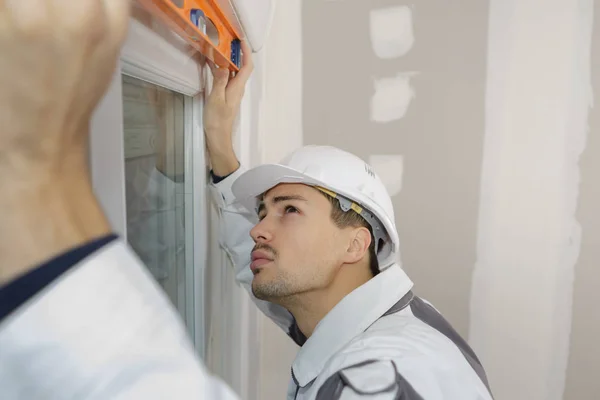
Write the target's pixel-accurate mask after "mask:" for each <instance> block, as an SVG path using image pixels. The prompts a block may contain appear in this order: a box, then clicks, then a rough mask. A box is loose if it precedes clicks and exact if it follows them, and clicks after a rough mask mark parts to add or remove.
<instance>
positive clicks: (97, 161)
mask: <svg viewBox="0 0 600 400" xmlns="http://www.w3.org/2000/svg"><path fill="white" fill-rule="evenodd" d="M201 82H202V79H201V76H200V74H199V66H198V63H197V60H196V59H193V58H192V57H190V53H189V48H188V47H187V45H186V43H185V42H184V41H183V40H181V38H179V37H177V36H176V35H175V34H173V33H171V32H170V31H169V30H168V29H166V28H165V27H164V26H162V25H161V24H159V23H158V22H157V21H155V20H154V19H153V18H151V17H150V16H149V15H148V14H147V13H145V12H144V11H143V10H141V9H139V8H137V7H136V8H134V13H133V18H132V19H131V23H130V27H129V33H128V37H127V40H126V42H125V45H124V47H123V51H122V54H121V62H120V66H119V68H118V71H117V73H116V74H115V76H114V79H113V82H112V84H111V86H110V88H109V90H108V92H107V94H106V96H105V98H104V99H103V101H102V102H101V104H100V106H99V108H98V109H97V110H96V113H95V115H94V118H93V120H92V126H91V140H90V153H91V157H90V158H91V170H92V179H93V183H94V189H95V191H96V194H97V196H98V198H99V200H100V202H101V204H102V206H103V208H104V210H105V212H106V215H107V216H108V219H109V221H110V223H111V225H112V227H113V229H114V230H115V232H117V233H118V234H120V235H121V236H122V237H123V238H126V239H127V241H128V242H129V244H130V245H131V247H132V248H133V249H134V251H135V252H136V253H137V254H138V255H139V257H140V258H141V259H142V260H143V261H144V263H145V264H146V265H147V267H148V270H149V272H150V273H151V274H152V276H153V277H154V279H155V280H156V282H157V283H158V284H159V285H160V287H161V288H162V289H163V290H164V291H165V293H166V294H167V296H168V297H169V299H170V301H171V302H172V303H173V305H174V306H175V307H176V309H177V310H178V311H179V313H180V314H181V316H182V318H183V320H184V322H185V324H186V326H187V328H188V331H189V333H190V336H191V337H192V339H193V340H194V343H195V346H196V348H197V350H198V353H199V355H200V356H202V357H204V355H205V350H206V349H205V344H206V343H205V330H206V328H205V326H206V324H205V302H204V294H205V285H206V283H205V278H204V276H205V268H206V264H207V262H206V259H207V236H208V224H207V216H206V214H207V195H206V190H207V189H206V179H207V176H206V175H207V170H206V164H205V151H204V135H203V134H202V119H201V115H202V104H203V88H202V85H201Z"/></svg>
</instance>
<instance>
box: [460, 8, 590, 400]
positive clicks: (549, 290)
mask: <svg viewBox="0 0 600 400" xmlns="http://www.w3.org/2000/svg"><path fill="white" fill-rule="evenodd" d="M489 23H490V27H489V38H488V60H487V65H488V74H487V93H486V132H485V139H484V157H483V168H482V175H481V203H480V210H479V227H478V230H479V236H478V245H477V263H476V266H475V270H474V275H473V289H472V293H471V326H470V336H469V341H470V343H471V344H472V346H473V348H474V349H475V351H476V352H478V354H479V356H480V359H481V360H482V362H483V364H484V365H485V366H486V369H487V373H488V377H489V378H490V384H491V386H492V388H494V392H495V393H494V394H495V396H496V398H511V399H515V400H521V399H523V400H525V399H527V400H562V398H563V392H564V385H565V377H566V369H567V360H568V353H569V335H570V330H571V313H572V295H573V281H574V276H575V265H576V262H577V259H578V257H579V251H580V245H581V227H580V224H579V222H578V221H577V220H576V218H575V212H576V208H577V203H578V196H579V180H580V177H579V157H580V155H581V153H582V152H583V150H584V148H585V143H586V138H587V134H588V121H587V120H588V113H589V109H590V106H591V104H592V87H591V77H590V75H591V74H590V68H591V63H590V53H591V36H592V26H593V0H580V1H577V2H572V1H569V0H558V1H554V2H551V3H548V2H545V1H544V0H526V1H523V0H491V1H490V22H489ZM548 43H552V45H551V46H549V45H548ZM531 49H536V52H535V57H532V55H531ZM515 329H518V332H516V331H515ZM515 332H516V333H515ZM515 359H518V360H520V362H519V363H516V364H515V362H514V360H515ZM514 388H519V390H518V392H515V390H514Z"/></svg>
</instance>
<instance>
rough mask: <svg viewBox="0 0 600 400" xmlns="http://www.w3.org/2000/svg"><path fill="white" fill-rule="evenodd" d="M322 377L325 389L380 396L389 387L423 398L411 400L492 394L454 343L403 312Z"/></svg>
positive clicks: (374, 328)
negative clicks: (336, 386) (339, 387)
mask: <svg viewBox="0 0 600 400" xmlns="http://www.w3.org/2000/svg"><path fill="white" fill-rule="evenodd" d="M321 375H322V378H321V381H322V382H323V385H326V386H327V385H329V386H331V385H332V384H333V382H338V381H340V380H341V381H343V382H344V383H345V385H347V386H348V387H352V388H354V389H356V390H354V389H353V391H355V392H356V393H363V392H364V393H367V392H368V391H369V390H370V391H371V392H373V391H375V392H373V393H378V392H377V391H380V390H383V388H384V387H385V386H386V385H387V386H388V389H389V388H394V387H395V388H396V389H395V390H396V391H405V392H406V393H407V396H408V394H411V395H414V394H415V393H417V394H420V395H422V397H410V396H409V397H407V398H408V399H413V398H415V399H421V398H424V399H427V398H438V397H435V395H434V393H435V392H436V391H438V392H439V393H455V394H456V397H452V396H449V397H444V398H450V399H454V398H457V399H458V398H460V399H471V398H478V399H479V398H481V399H485V398H487V397H485V396H488V395H489V393H488V391H487V388H486V386H485V384H484V383H483V382H482V381H481V379H480V378H479V376H478V375H477V373H476V372H475V371H474V370H473V368H472V367H471V366H470V365H469V363H468V362H467V360H466V359H465V356H464V355H463V354H462V353H461V351H460V349H459V348H457V347H456V346H455V345H454V344H453V343H452V341H450V340H449V339H448V338H447V337H445V336H444V335H443V334H441V333H440V332H439V331H437V330H436V329H434V328H432V327H431V326H429V325H427V324H424V323H422V322H421V321H420V320H418V319H417V318H414V317H412V318H411V317H410V316H409V315H404V314H402V313H398V314H395V315H390V316H389V317H385V318H381V319H380V320H378V321H377V322H375V324H373V325H371V326H370V327H369V328H368V329H367V330H366V331H365V332H363V333H361V334H360V335H358V336H357V337H355V338H354V339H353V340H352V341H351V342H350V343H349V344H348V345H347V346H345V347H344V348H343V349H342V350H341V351H340V352H338V353H337V354H336V355H335V356H333V357H332V358H331V359H330V360H329V362H328V365H327V366H326V368H325V370H324V371H323V373H322V374H321ZM327 382H329V383H327ZM371 382H373V383H374V382H378V384H376V385H374V384H372V383H371ZM390 390H391V389H390ZM471 394H473V396H471ZM480 395H481V396H482V397H477V396H480ZM461 396H462V397H461Z"/></svg>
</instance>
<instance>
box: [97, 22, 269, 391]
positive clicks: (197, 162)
mask: <svg viewBox="0 0 600 400" xmlns="http://www.w3.org/2000/svg"><path fill="white" fill-rule="evenodd" d="M169 35H171V36H169ZM169 35H166V36H168V37H169V40H166V39H165V33H164V32H161V34H158V33H157V32H155V31H154V30H153V29H150V28H148V27H147V26H145V25H144V24H142V23H141V22H139V21H138V20H135V19H132V20H131V22H130V26H129V33H128V37H127V40H126V43H125V44H124V47H123V49H122V54H121V58H120V62H119V65H118V66H117V70H116V71H115V75H114V77H113V81H112V84H111V86H110V88H109V89H108V91H107V93H106V95H105V97H104V99H103V100H102V102H101V103H100V105H99V106H98V108H97V110H96V112H95V114H94V117H93V120H92V124H91V138H90V153H91V154H90V163H91V172H92V180H93V183H94V190H95V192H96V195H97V196H98V198H99V200H100V202H101V205H102V206H103V208H104V211H105V213H106V215H107V217H108V219H109V221H110V223H111V225H112V227H113V229H114V231H115V232H116V233H117V234H119V235H121V237H126V235H127V220H126V209H125V207H126V206H125V204H126V203H125V173H124V172H125V155H124V138H123V96H122V75H123V74H125V75H129V76H132V77H134V78H138V79H141V80H144V81H147V82H150V83H152V84H156V85H159V86H162V87H165V88H167V89H170V90H173V91H175V92H179V93H182V94H184V95H186V96H189V97H191V98H192V100H191V101H190V100H187V101H186V103H185V105H184V107H185V115H191V116H192V118H186V127H185V140H186V144H189V143H191V144H192V145H191V146H187V147H186V148H187V149H188V151H190V152H191V153H192V157H187V159H188V160H191V165H186V169H185V172H186V176H194V182H193V196H192V198H193V199H194V201H193V202H192V204H191V205H190V207H193V213H192V214H193V220H194V222H193V225H192V226H190V224H186V229H194V234H193V236H192V237H193V238H194V243H193V244H187V243H186V249H187V250H186V251H188V253H187V256H189V255H190V253H189V252H191V251H193V257H194V271H193V276H188V277H186V278H187V280H186V282H187V285H189V286H188V287H187V288H186V289H187V290H186V296H191V298H188V301H193V304H194V311H195V314H194V315H186V316H185V317H186V319H187V320H193V321H194V336H193V338H192V339H193V340H194V343H195V345H196V348H197V349H198V355H199V356H200V357H202V359H203V360H206V359H207V357H206V355H207V354H206V351H207V349H208V346H209V343H208V340H207V337H206V336H207V335H208V332H207V329H206V328H207V326H208V325H207V324H208V321H207V320H206V316H207V311H208V309H207V304H206V302H205V300H204V299H205V294H206V293H205V289H206V288H205V285H206V267H207V265H208V262H209V260H208V253H209V249H208V244H209V238H214V237H215V234H216V232H209V231H208V230H207V226H208V221H209V219H210V218H209V214H210V213H209V212H208V211H209V209H208V207H209V204H208V201H207V199H208V193H207V183H208V182H207V174H206V172H207V171H206V159H205V154H206V153H205V142H204V134H203V126H202V105H203V101H204V97H205V90H208V85H209V82H210V76H209V75H210V74H205V71H202V74H201V73H199V66H198V65H197V63H196V62H195V61H194V60H192V59H191V57H190V56H189V54H186V52H185V51H184V50H182V49H181V48H178V47H177V46H174V45H173V44H172V42H173V40H175V41H176V40H181V39H179V38H177V37H176V36H175V35H174V34H169ZM182 47H183V46H182ZM205 82H206V85H207V86H206V88H205V86H204V85H205ZM251 86H252V85H248V90H249V89H250V88H251ZM251 98H252V96H251V95H250V94H249V93H247V94H246V96H245V98H244V101H243V105H242V107H241V113H240V119H239V129H238V130H237V132H236V136H235V139H234V146H235V149H236V153H237V154H238V156H239V158H240V161H241V162H242V164H244V165H248V166H249V165H251V162H250V158H251V157H250V150H251V146H250V143H249V140H250V137H251V135H250V132H251V122H252V107H251V106H250V105H251ZM190 112H191V114H190ZM189 171H193V175H190V174H189ZM187 189H189V188H186V193H187ZM186 207H187V206H186ZM186 212H187V209H186ZM186 233H187V232H186ZM186 237H187V238H189V237H190V235H187V234H186ZM221 254H222V255H223V257H222V258H223V259H225V258H226V257H224V253H221ZM213 258H215V259H213V260H210V261H211V262H215V261H216V259H219V257H213ZM216 264H217V263H215V265H214V266H213V267H214V268H219V267H220V268H230V265H228V262H223V263H221V264H222V265H216ZM190 275H191V274H190ZM194 283H195V284H196V286H195V289H196V290H194V291H192V290H190V289H191V287H193V285H194ZM223 284H224V286H223V288H221V289H223V290H222V293H223V294H224V295H225V294H227V295H233V294H232V292H235V290H236V289H238V287H237V285H236V283H235V282H234V280H233V279H231V281H230V282H229V281H227V282H223ZM240 290H241V289H240ZM232 303H234V304H232V306H233V307H234V309H235V312H234V313H233V315H231V314H229V315H228V314H223V315H224V318H225V319H226V320H223V321H220V323H221V324H223V325H224V326H225V327H227V328H229V330H232V332H231V337H230V338H229V340H228V343H226V344H225V348H227V349H229V350H228V351H226V352H225V353H226V354H225V353H223V354H218V355H217V357H219V358H220V359H221V362H222V363H223V365H226V366H227V367H226V368H224V370H223V371H220V372H221V373H220V374H219V375H221V376H222V377H223V378H225V380H226V381H227V382H228V383H230V384H231V386H232V387H233V389H235V390H237V391H238V392H239V393H243V394H244V395H245V397H246V398H248V399H256V398H258V385H259V380H260V379H259V372H258V370H257V368H256V365H257V364H259V363H260V360H259V359H258V358H259V357H258V355H259V351H258V346H259V343H258V341H259V337H260V333H259V328H258V326H259V315H258V314H259V312H258V309H257V308H256V307H255V305H254V304H253V303H252V301H251V300H250V298H249V297H248V296H247V295H246V294H245V293H241V294H235V295H233V297H232ZM233 326H235V329H231V328H232V327H233Z"/></svg>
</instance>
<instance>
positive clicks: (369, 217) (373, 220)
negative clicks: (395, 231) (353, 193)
mask: <svg viewBox="0 0 600 400" xmlns="http://www.w3.org/2000/svg"><path fill="white" fill-rule="evenodd" d="M315 189H317V190H320V191H321V192H323V193H325V194H327V195H328V196H331V197H333V198H334V199H337V200H338V201H339V202H340V208H341V209H342V211H344V212H348V211H349V210H354V211H355V212H356V213H357V214H358V215H360V216H361V217H363V218H364V220H365V221H367V223H368V224H369V225H371V230H372V231H373V239H374V240H375V254H377V253H378V252H379V242H380V241H381V240H383V241H384V242H387V241H388V240H389V236H388V235H387V232H386V230H385V228H384V227H383V224H382V223H381V222H380V221H379V219H378V218H377V217H376V216H375V215H374V214H373V213H372V212H371V211H369V210H367V209H365V208H363V207H361V206H359V205H358V204H356V203H355V202H353V201H352V200H350V199H348V198H346V197H344V196H341V195H339V194H337V193H335V192H332V191H331V190H329V189H325V188H323V187H320V186H315Z"/></svg>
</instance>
